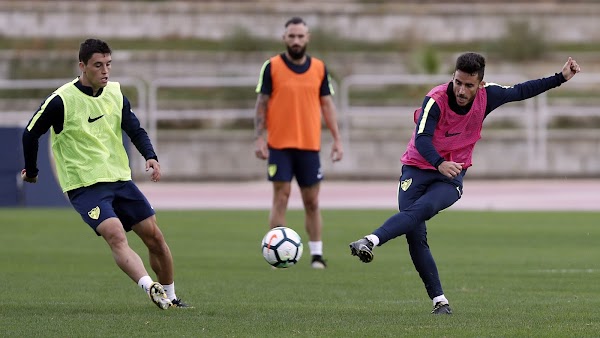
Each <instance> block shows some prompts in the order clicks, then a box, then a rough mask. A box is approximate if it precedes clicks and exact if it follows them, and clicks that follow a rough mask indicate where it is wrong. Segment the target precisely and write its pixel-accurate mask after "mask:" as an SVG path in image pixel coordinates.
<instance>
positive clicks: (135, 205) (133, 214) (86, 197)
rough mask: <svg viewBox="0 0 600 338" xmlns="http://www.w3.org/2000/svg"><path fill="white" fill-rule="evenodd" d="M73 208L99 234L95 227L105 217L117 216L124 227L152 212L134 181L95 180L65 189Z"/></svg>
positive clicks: (128, 227) (128, 229)
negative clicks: (68, 189) (94, 181)
mask: <svg viewBox="0 0 600 338" xmlns="http://www.w3.org/2000/svg"><path fill="white" fill-rule="evenodd" d="M67 194H68V196H69V200H70V201H71V204H72V205H73V208H75V210H77V212H78V213H79V214H80V215H81V218H82V219H83V221H84V222H86V223H87V224H88V225H89V226H90V227H91V228H92V229H93V230H94V231H95V232H96V234H97V235H98V236H100V234H99V233H98V231H96V228H97V227H98V225H100V223H102V222H103V221H104V220H106V219H108V218H112V217H117V218H119V220H120V221H121V223H122V224H123V229H125V231H131V227H132V226H133V225H135V224H138V223H139V222H141V221H143V220H145V219H146V218H148V217H150V216H152V215H154V214H155V212H154V209H153V208H152V206H151V205H150V203H149V202H148V200H147V199H146V197H145V196H144V194H142V192H141V191H140V190H139V189H138V187H137V186H136V185H135V183H133V181H118V182H108V183H96V184H94V185H91V186H89V187H82V188H77V189H73V190H71V191H68V192H67Z"/></svg>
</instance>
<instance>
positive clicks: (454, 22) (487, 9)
mask: <svg viewBox="0 0 600 338" xmlns="http://www.w3.org/2000/svg"><path fill="white" fill-rule="evenodd" d="M599 14H600V4H599V3H597V2H596V3H594V2H586V3H579V2H573V1H570V2H569V3H567V1H564V2H562V3H557V2H542V3H540V1H534V2H531V3H527V2H519V3H513V2H501V1H497V2H491V3H487V2H478V3H475V4H473V3H455V4H438V3H427V2H426V3H418V2H410V3H406V2H404V1H387V2H385V3H383V4H369V3H362V2H361V3H353V2H347V1H346V2H344V1H326V2H325V1H246V2H233V1H221V2H217V1H210V2H206V1H202V2H195V1H181V2H180V1H164V2H163V1H161V2H147V1H133V2H126V1H14V0H4V1H2V2H0V35H2V36H6V37H36V38H44V37H52V38H57V37H58V38H63V37H81V36H102V37H104V38H110V37H119V38H165V37H167V38H168V37H182V38H185V37H194V38H208V39H221V38H223V37H225V36H227V35H229V34H231V33H232V32H233V31H235V30H236V29H242V30H245V31H247V32H249V33H250V34H252V35H256V36H260V37H269V38H279V37H280V36H281V33H282V32H283V23H284V22H285V20H287V19H288V18H290V17H291V16H294V15H300V16H303V17H304V18H305V20H307V22H308V23H309V25H310V26H311V27H313V28H319V29H323V30H326V31H331V32H337V33H338V34H340V35H342V36H345V37H348V38H353V39H365V40H371V41H381V40H399V41H435V42H450V43H451V42H466V41H472V40H485V39H489V38H494V37H499V36H501V35H502V34H503V33H504V30H505V27H506V25H505V24H506V22H508V21H511V20H519V21H527V22H529V23H530V24H531V27H532V28H534V29H542V30H543V31H544V32H545V33H546V35H547V37H549V38H552V39H553V40H555V41H557V42H582V43H587V42H593V41H600V29H599V28H600V22H599V20H597V17H598V15H599Z"/></svg>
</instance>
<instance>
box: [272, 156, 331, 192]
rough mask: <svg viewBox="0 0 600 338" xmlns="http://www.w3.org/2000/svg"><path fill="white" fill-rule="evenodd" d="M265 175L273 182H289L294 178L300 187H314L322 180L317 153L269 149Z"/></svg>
mask: <svg viewBox="0 0 600 338" xmlns="http://www.w3.org/2000/svg"><path fill="white" fill-rule="evenodd" d="M267 175H268V178H269V181H273V182H291V181H292V177H296V181H297V182H298V185H299V186H301V187H310V186H312V185H315V184H317V183H319V182H320V181H321V180H322V179H323V173H322V172H321V160H320V158H319V152H318V151H312V150H300V149H273V148H271V147H269V165H268V167H267Z"/></svg>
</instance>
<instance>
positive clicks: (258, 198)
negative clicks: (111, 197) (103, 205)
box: [137, 179, 600, 211]
mask: <svg viewBox="0 0 600 338" xmlns="http://www.w3.org/2000/svg"><path fill="white" fill-rule="evenodd" d="M137 184H138V186H139V187H140V189H141V190H142V191H143V192H144V194H146V197H147V198H148V200H149V201H150V203H151V204H152V205H153V207H154V208H156V209H179V210H181V209H269V208H270V206H271V183H270V182H267V181H266V180H265V181H259V182H233V183H222V182H219V183H166V182H159V183H152V182H140V181H139V180H138V182H137ZM397 185H398V183H397V181H394V180H390V181H389V182H381V181H376V182H373V181H366V182H356V181H352V182H341V181H324V182H323V183H322V184H321V203H320V204H321V208H322V209H357V208H369V209H390V210H395V209H396V208H397V205H396V189H397ZM289 208H290V209H301V208H302V200H301V199H300V194H299V192H298V187H297V186H296V185H295V183H294V184H293V186H292V196H291V197H290V201H289ZM451 208H452V209H453V210H557V211H558V210H560V211H600V180H589V179H588V180H575V179H563V180H539V181H538V180H493V181H485V180H470V181H469V180H465V186H464V194H463V197H462V198H461V199H460V200H459V201H458V202H457V203H456V204H454V205H453V206H452V207H451Z"/></svg>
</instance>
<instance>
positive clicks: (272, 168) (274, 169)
mask: <svg viewBox="0 0 600 338" xmlns="http://www.w3.org/2000/svg"><path fill="white" fill-rule="evenodd" d="M268 171H269V177H273V176H275V173H276V172H277V164H269V168H268Z"/></svg>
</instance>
